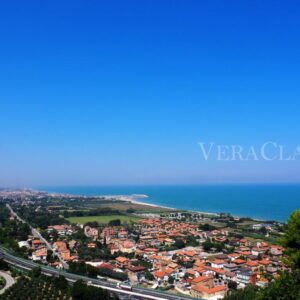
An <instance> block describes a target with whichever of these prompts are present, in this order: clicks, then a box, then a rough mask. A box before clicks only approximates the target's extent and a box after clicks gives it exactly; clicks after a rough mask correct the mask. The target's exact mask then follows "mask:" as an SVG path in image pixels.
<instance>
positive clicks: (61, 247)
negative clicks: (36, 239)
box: [53, 241, 67, 252]
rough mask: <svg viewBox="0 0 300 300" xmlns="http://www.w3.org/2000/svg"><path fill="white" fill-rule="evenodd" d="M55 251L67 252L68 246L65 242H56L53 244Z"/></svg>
mask: <svg viewBox="0 0 300 300" xmlns="http://www.w3.org/2000/svg"><path fill="white" fill-rule="evenodd" d="M53 248H54V250H57V251H58V252H61V251H64V250H67V244H66V243H65V242H63V241H56V242H55V243H53Z"/></svg>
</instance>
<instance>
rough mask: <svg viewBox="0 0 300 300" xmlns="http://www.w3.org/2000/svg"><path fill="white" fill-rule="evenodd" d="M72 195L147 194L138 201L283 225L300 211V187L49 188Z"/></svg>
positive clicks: (157, 186) (44, 189)
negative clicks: (291, 215)
mask: <svg viewBox="0 0 300 300" xmlns="http://www.w3.org/2000/svg"><path fill="white" fill-rule="evenodd" d="M38 189H39V190H43V191H47V192H56V193H67V194H73V195H87V196H100V195H128V196H130V195H133V194H135V195H136V194H139V195H147V197H141V198H139V199H137V200H138V201H141V202H145V203H151V204H156V205H159V206H164V207H171V208H176V209H184V210H191V211H198V212H209V213H221V212H223V213H230V214H231V215H233V216H240V217H251V218H255V219H259V220H274V221H281V222H286V221H287V219H288V217H289V215H290V214H291V212H292V211H294V210H296V209H300V185H151V186H150V185H148V186H141V185H138V186H133V185H131V186H51V187H38Z"/></svg>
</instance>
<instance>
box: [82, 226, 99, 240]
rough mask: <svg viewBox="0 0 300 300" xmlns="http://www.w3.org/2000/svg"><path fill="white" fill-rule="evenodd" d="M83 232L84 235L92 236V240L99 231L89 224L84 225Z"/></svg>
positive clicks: (96, 236)
mask: <svg viewBox="0 0 300 300" xmlns="http://www.w3.org/2000/svg"><path fill="white" fill-rule="evenodd" d="M84 234H85V236H87V237H89V238H92V239H93V240H96V239H97V238H98V236H99V231H98V229H97V228H92V227H90V226H85V227H84Z"/></svg>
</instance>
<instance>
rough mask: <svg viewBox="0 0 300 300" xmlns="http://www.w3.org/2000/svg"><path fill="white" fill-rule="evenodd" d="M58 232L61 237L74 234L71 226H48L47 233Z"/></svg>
mask: <svg viewBox="0 0 300 300" xmlns="http://www.w3.org/2000/svg"><path fill="white" fill-rule="evenodd" d="M54 230H55V231H57V233H58V235H59V236H65V235H71V234H72V233H73V231H72V227H71V226H69V225H51V226H48V229H47V231H48V232H49V233H51V232H52V231H54Z"/></svg>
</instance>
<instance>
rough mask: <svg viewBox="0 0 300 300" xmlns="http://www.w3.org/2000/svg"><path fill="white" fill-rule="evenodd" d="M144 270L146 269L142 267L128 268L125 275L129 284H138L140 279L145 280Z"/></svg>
mask: <svg viewBox="0 0 300 300" xmlns="http://www.w3.org/2000/svg"><path fill="white" fill-rule="evenodd" d="M146 270H147V269H146V268H145V267H143V266H128V267H127V271H128V272H127V274H128V277H129V278H130V281H131V282H140V281H141V280H142V279H144V278H145V271H146Z"/></svg>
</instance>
